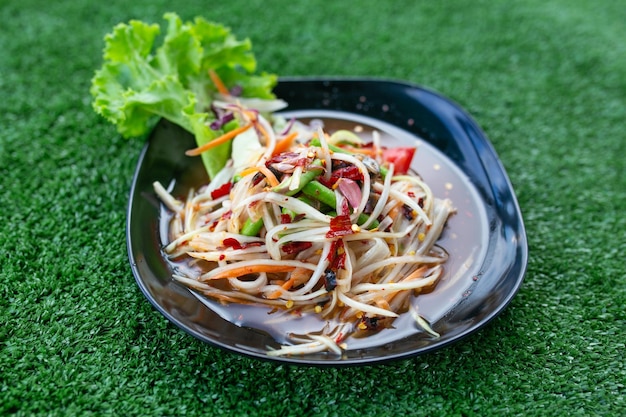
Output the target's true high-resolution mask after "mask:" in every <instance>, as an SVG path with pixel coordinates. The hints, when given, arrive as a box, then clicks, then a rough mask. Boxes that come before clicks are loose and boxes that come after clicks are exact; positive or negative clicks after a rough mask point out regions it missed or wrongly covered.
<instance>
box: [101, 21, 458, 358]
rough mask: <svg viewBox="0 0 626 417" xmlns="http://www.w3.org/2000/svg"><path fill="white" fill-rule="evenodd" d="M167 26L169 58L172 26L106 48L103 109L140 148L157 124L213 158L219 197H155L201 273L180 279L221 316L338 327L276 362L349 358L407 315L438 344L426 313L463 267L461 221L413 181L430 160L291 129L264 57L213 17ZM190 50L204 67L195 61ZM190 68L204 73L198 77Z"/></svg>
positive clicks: (195, 193) (134, 26) (313, 127)
mask: <svg viewBox="0 0 626 417" xmlns="http://www.w3.org/2000/svg"><path fill="white" fill-rule="evenodd" d="M166 18H167V19H168V21H169V28H168V31H167V34H166V36H165V39H164V44H163V45H162V46H161V47H159V48H157V49H156V51H154V45H153V43H154V41H155V38H156V34H157V33H158V26H150V25H147V24H144V23H142V22H137V21H133V22H131V23H130V24H128V25H125V24H122V25H118V26H117V27H116V29H115V31H114V33H113V34H111V35H108V37H107V38H105V39H106V41H107V47H106V48H105V65H104V67H103V69H101V70H100V71H99V72H97V73H96V76H95V77H94V80H93V83H92V94H93V95H94V98H95V100H94V108H95V109H96V110H97V111H98V112H99V113H100V114H102V115H104V116H105V117H107V118H108V119H109V120H111V121H112V122H114V123H116V124H117V125H118V129H119V130H120V132H121V133H122V134H125V135H127V136H130V135H136V134H138V132H139V133H143V132H145V131H148V130H149V128H150V124H149V118H148V117H146V114H148V113H151V114H152V115H153V116H156V117H165V118H169V119H170V120H173V121H175V122H177V123H178V124H180V125H181V126H182V127H184V128H187V129H188V130H189V131H190V132H191V133H193V134H194V135H195V138H196V143H197V147H196V148H194V149H189V150H188V151H187V152H186V154H187V155H188V156H189V157H201V158H202V161H203V163H204V166H205V168H206V171H207V174H208V178H209V181H208V182H207V184H204V185H202V186H201V187H199V188H198V189H191V190H189V192H188V194H187V195H184V196H176V195H173V194H172V192H171V191H169V190H168V184H161V183H159V182H155V183H154V191H155V193H156V195H157V196H158V197H159V199H160V201H161V202H162V203H163V205H164V206H165V207H166V208H167V210H168V211H169V212H170V213H171V220H170V223H169V241H168V242H167V244H166V245H165V246H164V247H163V249H162V250H163V253H164V256H166V257H167V258H168V259H170V260H171V261H172V262H184V263H186V264H187V265H190V266H192V268H185V269H174V271H175V272H174V273H173V276H172V278H173V279H174V280H176V281H177V282H180V283H182V284H184V285H185V286H187V287H189V288H190V289H191V290H193V291H195V292H197V293H200V294H202V295H203V296H204V297H208V298H209V299H212V300H215V301H217V302H221V303H228V304H252V305H257V306H266V307H267V311H268V314H272V313H274V314H275V313H277V312H283V313H286V314H292V315H293V317H301V316H302V315H316V316H317V317H319V318H320V320H321V322H322V323H326V325H325V326H323V327H322V328H320V330H319V331H318V332H314V333H309V334H306V335H299V336H295V335H293V337H292V338H291V339H290V343H288V344H285V345H283V346H281V347H280V348H278V349H271V350H268V355H273V356H280V355H300V354H308V353H313V352H323V351H328V352H331V353H336V354H342V352H343V351H344V350H345V349H349V338H350V337H368V336H369V335H373V334H376V333H377V332H379V331H381V330H382V329H386V328H392V327H393V322H394V319H396V318H397V317H399V315H401V314H404V313H408V314H411V315H412V316H413V317H414V318H415V323H416V325H417V326H419V327H420V328H421V329H423V331H425V332H428V333H430V334H431V335H433V336H434V337H437V336H438V334H437V333H436V332H434V331H433V330H432V329H431V328H430V326H429V324H428V323H427V322H426V321H425V320H424V319H422V317H421V316H420V314H419V312H418V311H417V310H416V308H415V306H414V303H412V302H411V300H412V299H413V297H415V296H416V295H418V294H420V293H423V292H427V291H431V290H432V289H433V288H434V287H435V286H436V285H437V283H438V281H439V280H440V278H441V277H442V275H443V271H444V265H445V262H446V260H447V254H446V252H445V251H444V250H443V249H442V248H440V247H438V246H437V240H438V239H439V237H440V236H441V234H442V232H443V230H444V227H445V224H446V222H447V220H448V218H449V217H450V216H451V215H452V214H453V213H454V211H455V210H454V208H453V205H452V203H451V201H449V200H447V199H439V198H437V197H436V196H434V195H433V193H432V191H431V190H430V188H429V187H428V185H427V184H425V183H424V181H423V180H422V179H421V178H420V176H419V175H418V174H417V173H416V172H414V171H413V170H412V168H411V160H412V158H413V154H414V152H415V148H407V147H403V148H398V147H395V148H387V147H386V146H385V145H384V143H382V141H381V136H380V134H379V133H378V132H376V131H374V132H372V133H371V135H370V137H365V135H361V134H358V132H355V131H351V130H337V131H326V130H325V126H324V125H323V123H321V122H319V121H312V122H311V121H309V122H305V121H302V120H296V119H292V118H285V117H283V116H281V114H280V113H278V111H279V110H281V109H282V108H284V107H285V106H286V103H285V102H283V101H282V100H280V99H277V98H276V97H274V96H273V95H272V94H271V87H272V86H273V85H274V83H275V81H276V80H275V78H274V77H273V76H269V75H267V74H262V75H253V74H252V72H253V69H254V61H253V58H251V55H250V51H249V48H250V45H249V42H247V41H242V42H239V41H235V40H234V38H233V37H232V35H231V34H230V32H229V31H228V30H227V29H226V28H224V27H222V26H220V25H216V24H213V23H209V22H207V21H205V20H203V19H201V18H197V19H196V20H195V22H194V23H185V24H183V23H182V22H181V21H180V19H179V18H178V16H176V15H174V14H167V15H166ZM216 33H217V34H221V36H222V38H223V39H221V40H219V39H218V38H219V37H218V36H216ZM142 36H144V38H143V41H141V39H142ZM181 39H185V40H186V41H187V42H186V43H185V42H181ZM192 40H195V44H194V42H191V41H192ZM216 42H217V43H219V45H216V44H215V43H216ZM190 43H192V44H194V45H196V46H197V49H196V52H197V53H196V54H195V55H194V54H191V53H189V54H185V53H184V52H185V51H184V48H183V47H184V46H188V45H189V44H190ZM208 43H211V44H210V46H209V45H208ZM120 45H124V48H121V47H120ZM174 46H176V47H178V48H179V49H178V50H177V53H176V54H174V53H173V52H172V51H173V49H172V48H173V47H174ZM217 46H221V48H222V49H223V50H222V51H221V52H216V51H217V50H218V49H219V48H217ZM118 49H120V50H121V49H123V50H124V51H125V54H121V53H116V52H115V51H117V50H118ZM181 49H183V50H181ZM130 50H134V51H139V52H138V53H134V54H128V51H130ZM129 55H132V56H129ZM168 59H170V60H171V59H175V60H178V61H176V64H177V65H173V64H172V63H171V62H169V63H168V62H167V60H168ZM187 59H188V60H190V61H193V60H194V59H195V60H196V61H197V62H195V63H193V65H191V64H190V65H188V68H187V66H186V65H187V64H189V63H188V62H186V61H185V60H187ZM181 60H182V61H181ZM183 64H185V65H183ZM185 68H187V69H185ZM172 71H174V72H172ZM133 72H134V73H136V74H137V77H135V79H134V81H133V78H132V77H131V78H129V77H128V73H131V74H132V73H133ZM120 74H123V77H121V76H120ZM146 74H148V75H146ZM146 76H147V77H148V78H147V79H144V78H145V77H146ZM142 77H144V78H142ZM150 77H152V78H150ZM129 80H131V81H129ZM112 81H114V82H112ZM111 85H115V87H114V88H112V87H111ZM165 92H167V94H165ZM177 94H178V96H177ZM159 98H161V99H162V101H161V102H160V104H158V103H159ZM135 116H139V117H141V118H142V119H141V120H139V121H137V120H133V117H135ZM142 129H143V130H142ZM129 133H130V135H129ZM418 168H419V167H418ZM183 271H184V272H183ZM331 324H332V325H331Z"/></svg>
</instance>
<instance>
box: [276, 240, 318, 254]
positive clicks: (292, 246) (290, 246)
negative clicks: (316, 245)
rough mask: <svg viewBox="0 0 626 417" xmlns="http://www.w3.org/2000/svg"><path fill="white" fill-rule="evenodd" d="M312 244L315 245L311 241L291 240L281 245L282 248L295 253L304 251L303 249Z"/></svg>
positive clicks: (286, 251)
mask: <svg viewBox="0 0 626 417" xmlns="http://www.w3.org/2000/svg"><path fill="white" fill-rule="evenodd" d="M311 246H313V244H312V243H311V242H289V243H285V244H284V245H283V246H281V249H282V251H283V252H285V253H287V254H293V253H298V252H302V251H303V250H305V249H308V248H310V247H311Z"/></svg>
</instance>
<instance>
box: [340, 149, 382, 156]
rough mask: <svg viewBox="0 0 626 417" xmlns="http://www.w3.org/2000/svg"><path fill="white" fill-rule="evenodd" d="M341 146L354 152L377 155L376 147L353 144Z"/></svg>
mask: <svg viewBox="0 0 626 417" xmlns="http://www.w3.org/2000/svg"><path fill="white" fill-rule="evenodd" d="M341 148H342V149H345V150H346V151H349V152H352V153H360V154H363V155H367V156H372V157H374V156H376V149H374V148H355V147H353V146H342V147H341Z"/></svg>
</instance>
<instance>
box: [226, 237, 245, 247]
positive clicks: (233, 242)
mask: <svg viewBox="0 0 626 417" xmlns="http://www.w3.org/2000/svg"><path fill="white" fill-rule="evenodd" d="M222 243H223V244H224V246H228V247H230V248H233V249H241V248H242V247H243V246H242V245H241V243H239V241H238V240H237V239H235V238H233V237H227V238H226V239H224V241H223V242H222Z"/></svg>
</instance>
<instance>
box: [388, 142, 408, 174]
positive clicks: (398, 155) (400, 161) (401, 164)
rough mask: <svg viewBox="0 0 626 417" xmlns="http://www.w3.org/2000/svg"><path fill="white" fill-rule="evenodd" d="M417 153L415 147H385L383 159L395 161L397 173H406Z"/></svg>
mask: <svg viewBox="0 0 626 417" xmlns="http://www.w3.org/2000/svg"><path fill="white" fill-rule="evenodd" d="M413 155H415V148H408V147H406V148H405V147H401V148H385V149H383V160H384V161H385V162H388V163H393V165H394V173H395V174H406V173H407V172H408V171H409V168H410V167H411V161H412V160H413Z"/></svg>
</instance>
